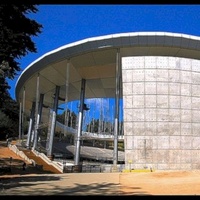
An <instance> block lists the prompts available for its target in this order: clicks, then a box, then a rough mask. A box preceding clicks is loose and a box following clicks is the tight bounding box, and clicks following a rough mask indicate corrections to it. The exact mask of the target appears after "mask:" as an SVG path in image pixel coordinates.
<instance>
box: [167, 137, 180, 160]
mask: <svg viewBox="0 0 200 200" xmlns="http://www.w3.org/2000/svg"><path fill="white" fill-rule="evenodd" d="M179 142H180V141H179ZM180 162H181V150H179V149H177V150H175V149H173V150H169V163H170V164H171V163H173V164H180Z"/></svg>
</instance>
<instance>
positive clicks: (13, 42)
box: [0, 3, 42, 137]
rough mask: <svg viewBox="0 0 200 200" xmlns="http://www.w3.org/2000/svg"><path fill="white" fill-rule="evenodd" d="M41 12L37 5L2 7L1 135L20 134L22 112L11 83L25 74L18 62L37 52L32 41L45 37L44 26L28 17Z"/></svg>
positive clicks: (0, 41)
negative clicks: (11, 94) (18, 75)
mask: <svg viewBox="0 0 200 200" xmlns="http://www.w3.org/2000/svg"><path fill="white" fill-rule="evenodd" d="M37 11H38V9H37V7H36V5H34V4H33V5H31V4H17V3H16V4H14V3H12V4H0V29H1V31H0V111H1V113H0V115H1V119H4V120H2V121H1V123H0V135H4V133H5V132H9V133H10V134H12V135H14V134H16V133H18V126H19V108H18V105H17V102H16V101H15V100H13V99H12V98H11V97H10V94H9V91H8V90H9V89H10V86H9V84H8V80H9V79H11V80H12V79H14V78H15V76H16V75H17V73H18V72H20V71H21V68H20V63H18V62H17V61H16V59H20V58H22V57H23V56H26V55H27V54H28V53H29V52H31V53H36V52H37V49H36V46H35V43H34V42H33V41H32V37H33V36H38V34H39V33H41V29H42V25H41V24H39V23H37V22H36V21H35V20H32V19H30V18H28V14H30V13H36V12H37ZM25 124H26V123H25ZM0 137H1V136H0Z"/></svg>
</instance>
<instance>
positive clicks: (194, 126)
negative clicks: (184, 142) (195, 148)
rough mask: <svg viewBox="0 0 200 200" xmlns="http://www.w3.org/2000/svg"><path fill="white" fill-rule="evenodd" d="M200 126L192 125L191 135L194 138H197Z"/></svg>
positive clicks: (197, 124)
mask: <svg viewBox="0 0 200 200" xmlns="http://www.w3.org/2000/svg"><path fill="white" fill-rule="evenodd" d="M199 130H200V124H199V123H192V135H193V136H194V137H196V136H199Z"/></svg>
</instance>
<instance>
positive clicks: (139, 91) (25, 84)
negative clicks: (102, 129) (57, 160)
mask: <svg viewBox="0 0 200 200" xmlns="http://www.w3.org/2000/svg"><path fill="white" fill-rule="evenodd" d="M15 96H16V99H17V101H18V103H19V104H20V108H21V109H20V116H21V118H22V119H23V117H24V116H23V115H24V113H26V115H28V116H30V122H31V120H33V119H34V117H33V112H32V110H34V109H33V107H34V106H33V105H34V104H35V105H36V106H35V108H36V109H35V111H34V112H35V116H39V117H37V120H36V121H37V125H40V124H45V123H46V124H49V126H48V128H49V129H48V130H49V131H48V138H47V141H48V143H47V145H48V147H49V149H50V150H49V152H48V154H49V156H51V154H52V151H51V149H52V145H53V142H52V141H53V137H54V131H55V126H56V120H55V119H56V113H57V107H58V105H60V104H61V102H63V100H64V101H67V102H71V101H74V100H80V108H81V109H80V112H79V126H78V130H77V133H75V134H76V135H77V143H76V158H75V162H76V163H77V164H78V161H79V151H80V135H81V131H82V130H81V123H82V115H83V112H84V106H83V105H84V99H90V98H115V99H116V101H115V102H116V104H115V116H114V118H115V132H114V139H113V140H114V144H115V147H114V155H113V160H114V161H116V162H117V161H118V154H117V153H118V152H117V150H116V149H117V146H116V141H117V140H118V136H119V134H118V122H119V118H118V116H119V115H118V114H119V99H120V98H121V99H122V100H123V133H124V136H123V138H124V154H125V167H126V168H128V167H129V166H131V168H154V169H157V170H191V169H199V168H200V156H199V155H200V134H199V130H200V37H197V36H193V35H187V34H181V33H170V32H130V33H119V34H112V35H106V36H99V37H93V38H88V39H84V40H81V41H77V42H74V43H71V44H67V45H65V46H62V47H60V48H57V49H55V50H52V51H51V52H48V53H46V54H45V55H43V56H41V57H40V58H38V59H37V60H35V61H34V62H33V63H31V64H30V65H29V66H28V67H27V68H26V69H25V70H24V71H23V72H22V74H21V75H20V77H19V79H18V81H17V84H16V95H15ZM42 105H45V107H43V108H42ZM49 116H51V117H49ZM22 122H23V120H22ZM22 122H21V121H20V123H22ZM30 124H31V123H30ZM33 129H34V133H35V134H36V137H35V138H37V128H33V127H30V130H33ZM29 133H30V132H29ZM20 134H21V132H20ZM28 137H30V135H28ZM34 144H37V142H36V143H34Z"/></svg>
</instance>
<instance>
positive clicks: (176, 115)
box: [169, 109, 181, 122]
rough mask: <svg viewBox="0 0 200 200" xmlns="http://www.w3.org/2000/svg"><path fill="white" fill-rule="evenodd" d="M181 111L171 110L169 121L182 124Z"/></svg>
mask: <svg viewBox="0 0 200 200" xmlns="http://www.w3.org/2000/svg"><path fill="white" fill-rule="evenodd" d="M180 118H181V116H180V110H179V109H169V121H171V122H180V120H181V119H180Z"/></svg>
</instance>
